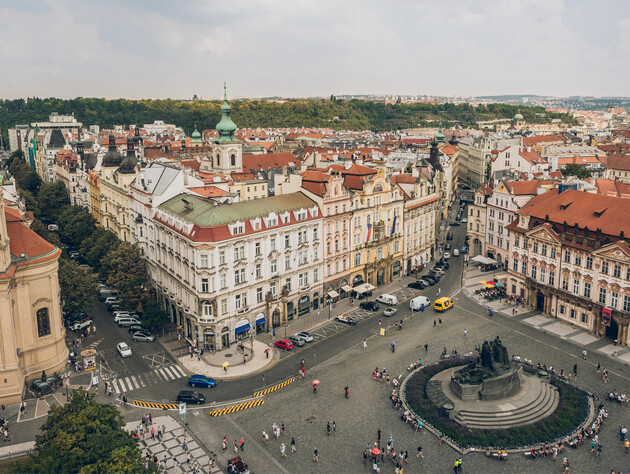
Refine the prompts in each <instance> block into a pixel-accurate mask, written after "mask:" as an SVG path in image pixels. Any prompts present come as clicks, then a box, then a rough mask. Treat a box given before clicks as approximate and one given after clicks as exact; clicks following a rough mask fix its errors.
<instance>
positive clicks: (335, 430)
mask: <svg viewBox="0 0 630 474" xmlns="http://www.w3.org/2000/svg"><path fill="white" fill-rule="evenodd" d="M336 434H337V423H335V422H334V421H333V435H336Z"/></svg>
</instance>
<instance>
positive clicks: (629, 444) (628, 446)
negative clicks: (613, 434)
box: [623, 440, 630, 454]
mask: <svg viewBox="0 0 630 474" xmlns="http://www.w3.org/2000/svg"><path fill="white" fill-rule="evenodd" d="M623 445H624V447H625V448H626V454H628V450H630V440H626V442H625V443H623Z"/></svg>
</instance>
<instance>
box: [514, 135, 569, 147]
mask: <svg viewBox="0 0 630 474" xmlns="http://www.w3.org/2000/svg"><path fill="white" fill-rule="evenodd" d="M559 141H561V142H563V143H566V142H567V138H566V137H565V136H563V135H535V136H533V137H523V146H534V145H538V144H539V143H553V142H559Z"/></svg>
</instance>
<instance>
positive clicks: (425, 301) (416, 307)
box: [409, 295, 431, 311]
mask: <svg viewBox="0 0 630 474" xmlns="http://www.w3.org/2000/svg"><path fill="white" fill-rule="evenodd" d="M430 304H431V301H430V300H429V298H427V297H426V296H422V295H420V296H416V297H415V298H413V299H412V300H411V301H409V307H410V308H411V311H420V310H421V309H422V306H423V305H424V309H427V308H428V307H429V305H430Z"/></svg>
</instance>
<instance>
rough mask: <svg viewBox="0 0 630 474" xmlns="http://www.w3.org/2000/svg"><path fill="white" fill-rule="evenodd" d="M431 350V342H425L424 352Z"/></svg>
mask: <svg viewBox="0 0 630 474" xmlns="http://www.w3.org/2000/svg"><path fill="white" fill-rule="evenodd" d="M428 350H429V343H428V342H427V343H425V344H424V352H427V351H428Z"/></svg>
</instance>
